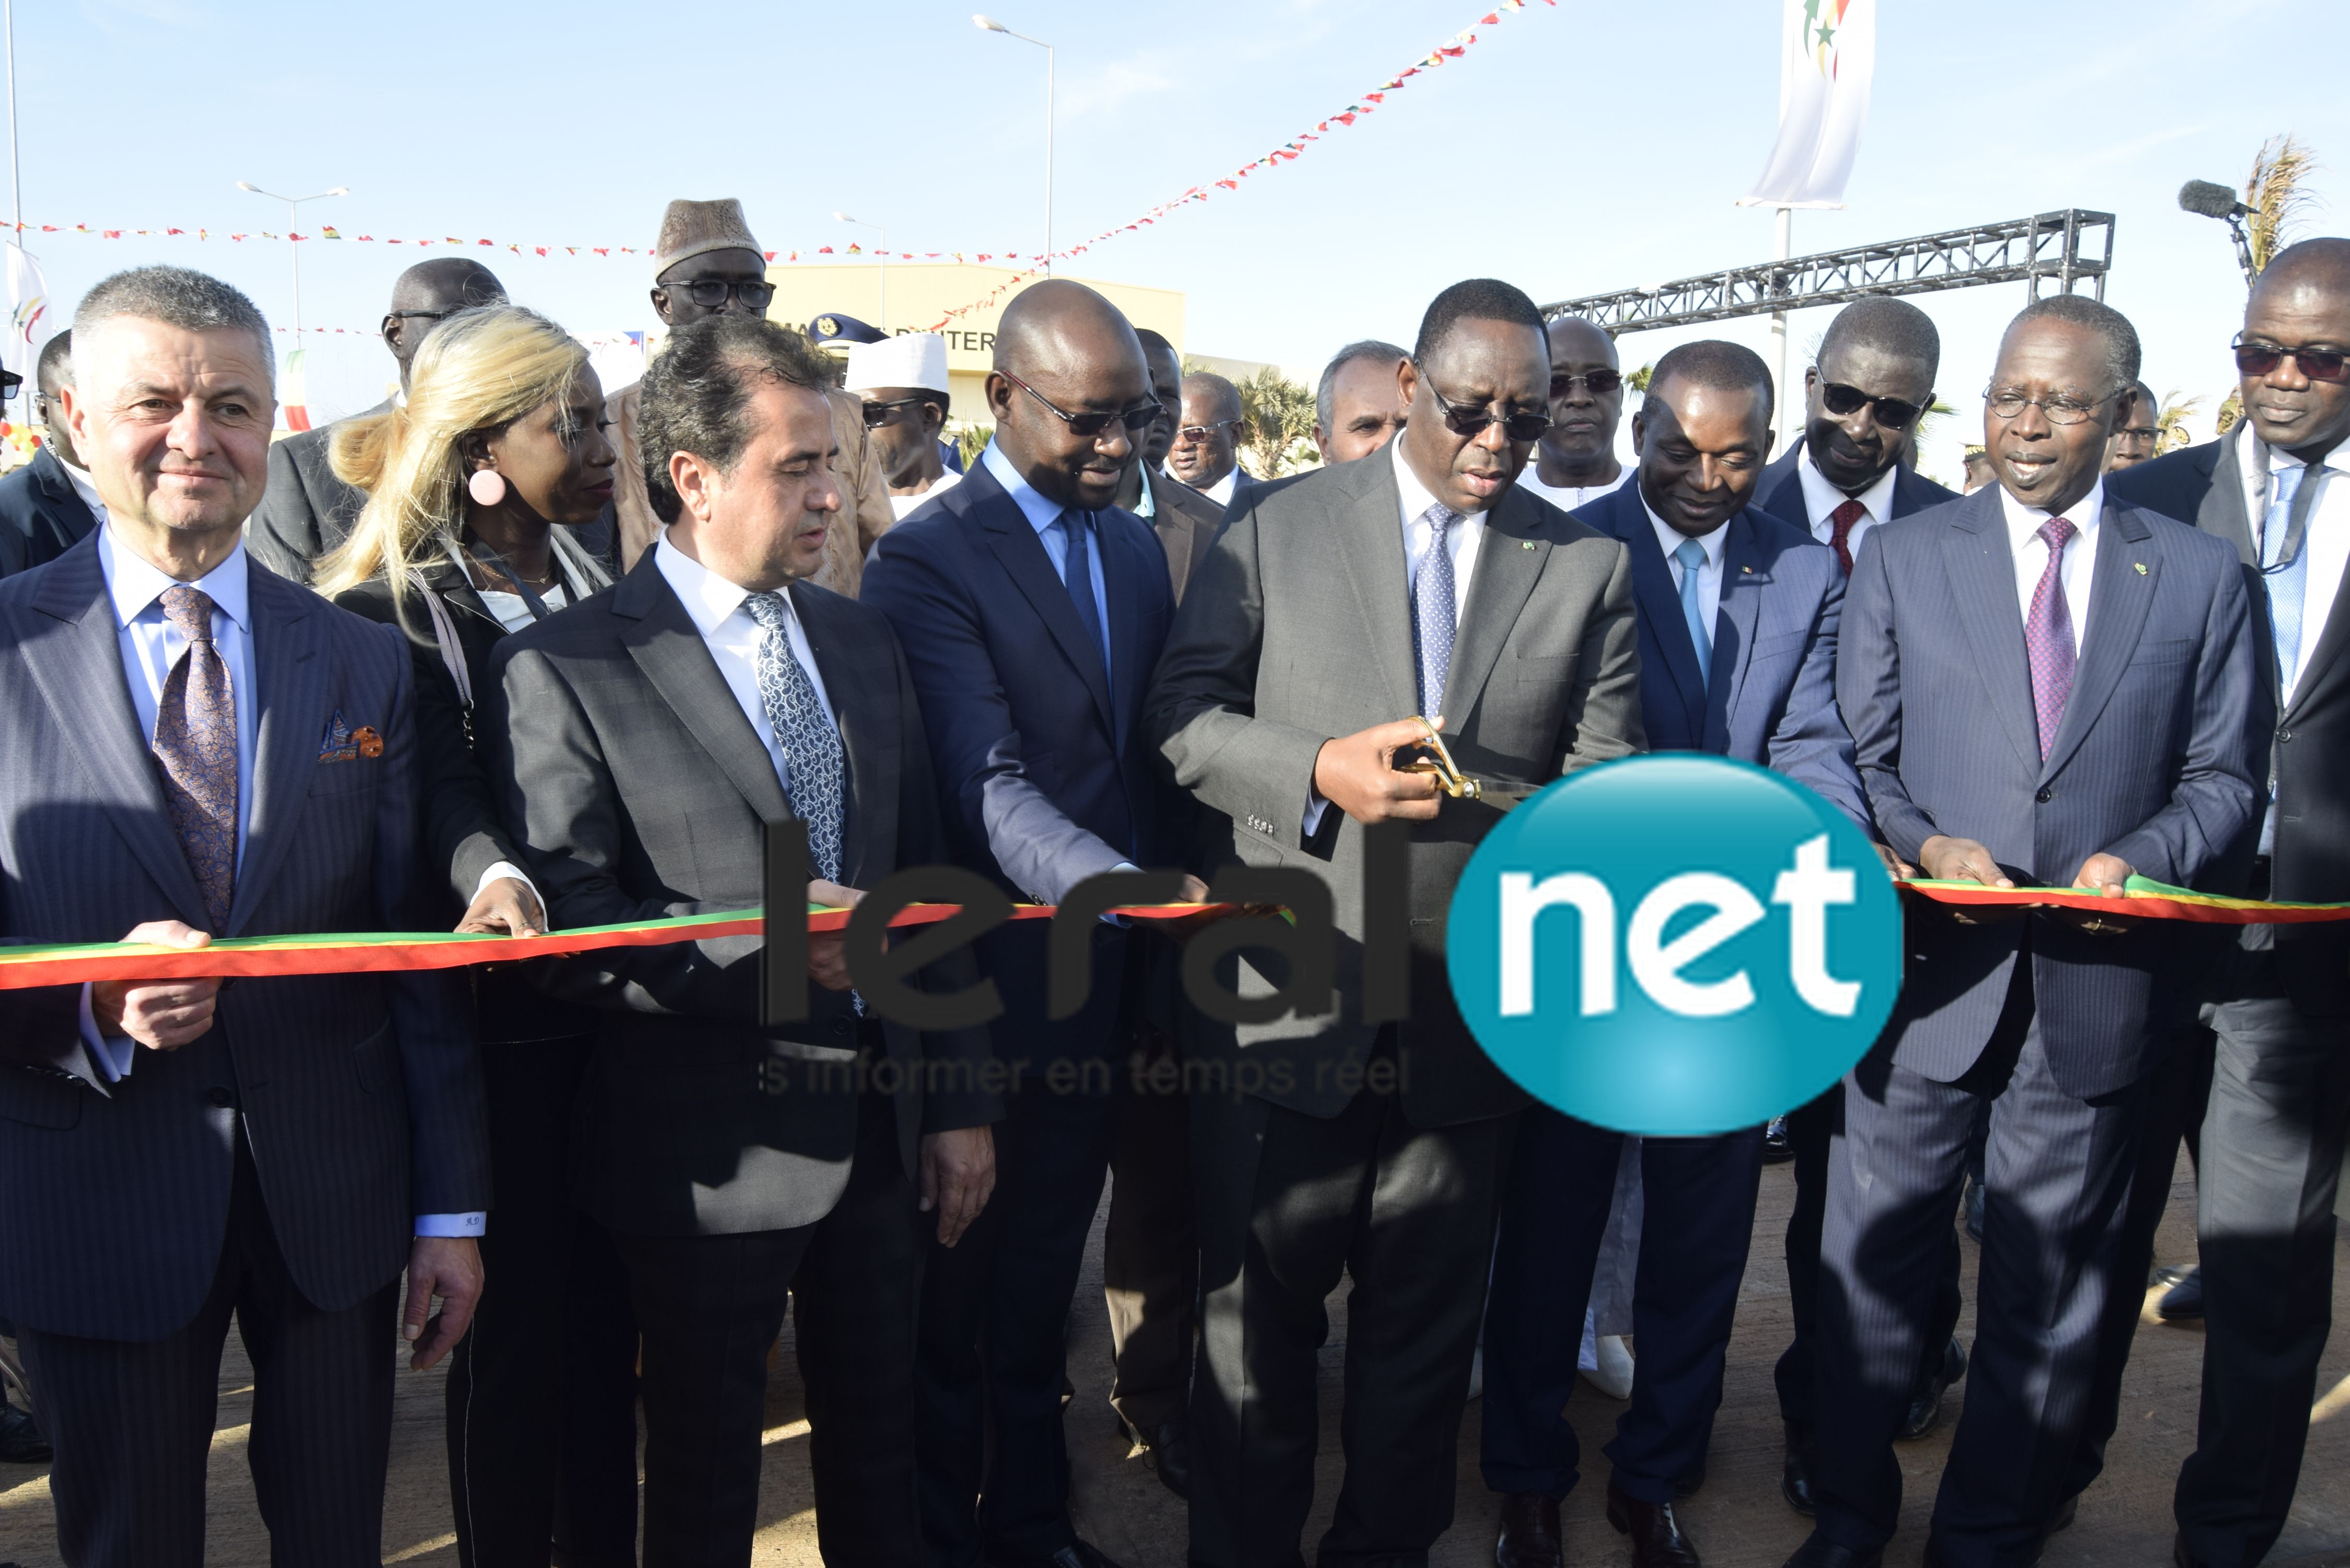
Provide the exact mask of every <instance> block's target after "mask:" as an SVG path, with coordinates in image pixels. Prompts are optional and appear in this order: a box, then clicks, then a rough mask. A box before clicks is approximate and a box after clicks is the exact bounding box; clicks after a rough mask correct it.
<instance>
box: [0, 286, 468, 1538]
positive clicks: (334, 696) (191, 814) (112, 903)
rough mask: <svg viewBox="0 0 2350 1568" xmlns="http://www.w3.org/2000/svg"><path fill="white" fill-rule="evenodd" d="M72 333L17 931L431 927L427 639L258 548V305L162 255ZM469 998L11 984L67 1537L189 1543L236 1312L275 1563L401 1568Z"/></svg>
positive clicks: (1, 897) (24, 603)
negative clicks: (315, 591) (420, 665)
mask: <svg viewBox="0 0 2350 1568" xmlns="http://www.w3.org/2000/svg"><path fill="white" fill-rule="evenodd" d="M74 348H75V361H76V376H75V383H74V385H73V386H72V387H70V388H68V389H67V391H66V394H65V402H66V413H67V418H68V421H70V423H71V425H72V428H73V441H74V446H75V448H76V450H77V451H78V452H81V453H82V454H83V455H84V456H86V457H87V458H88V460H89V464H90V472H91V474H92V475H93V477H94V478H95V479H96V481H97V483H98V487H99V492H100V493H101V495H102V496H103V497H104V499H105V503H106V509H107V522H106V524H105V525H104V526H103V527H102V528H100V529H99V532H98V533H96V534H94V535H90V536H89V537H88V538H85V539H84V540H82V541H81V542H80V543H79V544H77V545H74V546H73V547H72V548H71V549H69V550H68V551H67V552H66V553H65V554H64V555H63V556H59V557H57V559H56V560H55V561H52V562H50V563H49V564H48V565H47V566H41V567H38V568H36V569H35V570H33V571H31V572H27V573H26V574H25V575H24V576H19V577H13V578H11V579H9V580H8V582H7V583H5V585H0V734H5V735H6V736H7V738H8V746H7V751H6V755H5V762H0V888H5V892H0V940H6V941H13V942H55V941H79V942H87V941H102V940H115V939H119V938H121V937H122V936H123V935H124V933H125V932H128V933H129V935H130V940H146V941H162V942H169V943H171V944H172V945H175V946H181V947H201V946H203V944H204V943H205V942H206V941H208V940H210V938H211V937H213V936H222V937H249V936H268V935H276V934H301V933H308V932H316V931H355V930H414V929H418V928H419V927H420V926H421V925H423V924H424V923H425V920H424V918H423V916H422V914H421V907H422V900H421V898H419V897H418V895H421V893H422V892H423V888H421V886H420V883H419V878H418V877H417V870H418V854H417V846H416V828H417V821H416V815H417V814H416V797H415V794H414V793H413V788H412V784H411V778H412V774H413V771H414V767H415V759H414V742H413V730H412V727H411V711H412V709H411V700H412V689H411V684H410V681H411V676H410V670H411V665H410V661H409V656H408V649H406V647H405V646H404V645H403V644H402V643H401V641H400V638H399V637H398V635H397V634H396V633H394V632H392V631H390V629H388V628H380V627H376V626H372V625H370V624H369V623H368V622H366V621H363V620H361V619H360V618H358V617H357V616H353V615H350V614H348V613H347V612H345V611H343V610H339V609H337V608H335V607H333V606H331V605H329V604H327V603H326V602H325V601H323V600H321V599H318V598H317V597H314V596H312V595H311V594H309V593H307V592H305V591H303V590H301V589H299V588H296V587H293V586H292V585H290V584H288V583H287V582H286V581H285V580H284V579H283V578H281V577H278V576H275V575H274V574H272V573H270V572H268V571H266V570H265V569H262V568H261V567H258V566H255V565H254V564H253V563H252V562H251V561H250V560H249V559H248V558H247V556H246V555H245V552H244V547H243V545H241V543H240V542H239V528H240V526H241V524H243V523H244V518H245V514H247V513H248V512H250V511H251V510H252V508H253V505H254V503H255V501H257V500H258V499H259V498H260V494H261V487H262V477H263V473H264V472H265V455H266V453H267V451H268V445H269V426H270V419H271V414H272V411H273V409H274V407H275V398H274V395H273V389H272V366H271V353H270V340H269V327H268V326H267V324H266V323H265V322H264V321H263V319H262V317H261V314H260V312H258V311H257V310H255V308H254V306H253V303H252V301H250V300H248V299H246V298H245V297H244V295H242V294H239V293H238V292H237V291H236V290H234V289H233V288H231V287H229V286H227V285H226V284H224V283H221V282H219V281H217V280H215V279H213V278H210V277H206V276H204V275H202V274H200V273H193V272H187V271H184V270H182V269H180V268H176V267H148V268H141V269H140V270H137V271H133V272H127V273H120V274H117V275H115V276H113V277H110V278H109V279H107V280H106V281H105V282H103V283H100V284H99V286H97V287H96V288H94V289H92V290H91V291H90V292H89V294H88V296H85V297H84V298H83V300H82V302H81V307H80V310H79V312H78V315H77V317H76V318H75V322H74ZM463 997H464V992H463V981H462V980H460V979H458V978H457V977H454V976H451V975H445V974H421V975H419V974H411V975H315V976H289V977H284V978H255V979H247V980H244V981H238V982H237V983H236V985H235V987H234V990H231V989H229V988H228V987H227V986H226V985H225V984H224V982H222V981H218V980H182V981H170V982H166V983H157V984H137V983H123V982H104V983H99V984H96V985H90V986H78V987H51V988H45V989H39V990H32V991H10V992H0V1063H5V1064H0V1311H5V1314H6V1315H7V1316H8V1317H10V1318H12V1319H13V1320H15V1322H16V1325H17V1327H18V1329H19V1331H20V1332H21V1334H22V1345H23V1348H24V1352H25V1361H26V1370H27V1371H28V1373H29V1374H30V1379H31V1384H32V1390H33V1397H34V1402H35V1405H36V1408H37V1412H38V1414H39V1417H40V1420H41V1425H42V1428H43V1429H44V1430H45V1431H47V1433H48V1435H49V1437H50V1438H51V1439H52V1440H53V1441H54V1443H55V1444H56V1446H57V1468H56V1469H55V1470H54V1472H53V1473H52V1474H51V1477H50V1486H51V1489H52V1491H53V1493H54V1495H55V1498H56V1501H57V1536H58V1542H59V1545H60V1547H61V1549H62V1552H63V1555H64V1557H65V1559H66V1561H68V1563H76V1564H91V1565H98V1568H116V1565H120V1568H157V1565H162V1568H196V1565H197V1564H199V1563H202V1561H203V1555H204V1550H203V1546H204V1502H205V1484H204V1480H205V1469H206V1462H207V1460H208V1459H209V1458H210V1455H211V1450H212V1447H213V1406H214V1401H215V1397H216V1393H217V1389H218V1386H219V1371H220V1359H221V1346H222V1344H223V1342H224V1338H225V1336H226V1335H227V1333H228V1326H229V1319H230V1316H231V1314H234V1315H235V1317H236V1319H237V1321H238V1324H239V1327H240V1331H241V1333H242V1334H243V1337H244V1345H245V1348H246V1350H247V1352H248V1353H249V1354H250V1355H251V1356H252V1359H253V1366H254V1385H255V1387H254V1415H253V1432H252V1442H251V1459H252V1467H253V1476H254V1484H255V1490H256V1491H257V1492H258V1494H259V1497H260V1503H261V1512H262V1517H263V1518H264V1520H265V1521H266V1522H267V1524H268V1527H269V1534H270V1544H271V1551H272V1552H273V1554H274V1555H275V1556H276V1560H277V1561H279V1562H286V1563H320V1564H337V1565H356V1564H360V1563H369V1564H372V1563H376V1562H378V1561H379V1560H380V1548H381V1537H382V1521H383V1483H384V1471H385V1465H386V1461H387V1459H388V1456H389V1451H390V1441H391V1401H392V1363H391V1360H390V1357H389V1356H388V1355H387V1354H386V1352H387V1350H388V1349H389V1346H388V1345H386V1344H385V1340H386V1337H387V1335H388V1334H390V1328H391V1319H392V1313H393V1307H394V1303H395V1300H396V1293H397V1282H398V1281H399V1278H400V1270H401V1268H402V1266H403V1265H405V1266H406V1268H407V1270H408V1272H409V1281H410V1287H409V1305H408V1318H407V1331H408V1336H409V1338H410V1339H411V1340H412V1341H418V1342H419V1343H418V1344H417V1355H416V1364H417V1365H419V1366H430V1365H432V1363H433V1362H434V1361H436V1360H438V1359H439V1358H440V1356H441V1355H442V1353H443V1352H445V1351H446V1350H447V1349H448V1347H449V1346H450V1345H453V1344H455V1343H456V1341H457V1340H458V1339H460V1338H462V1337H463V1334H464V1332H465V1327H466V1324H467V1322H468V1321H469V1320H470V1318H471V1317H472V1315H473V1303H474V1302H475V1301H476V1300H477V1299H478V1298H479V1295H480V1293H481V1289H482V1271H481V1263H480V1260H479V1258H478V1256H477V1254H476V1250H475V1242H474V1241H473V1237H474V1236H476V1235H478V1234H479V1233H480V1231H481V1230H482V1225H483V1211H484V1210H487V1209H488V1207H489V1199H490V1192H489V1152H488V1148H487V1132H486V1128H485V1126H484V1110H483V1101H482V1084H481V1075H480V1068H479V1064H478V1063H477V1061H476V1059H475V1057H474V1054H473V1038H472V1027H471V1023H470V1020H469V1016H468V1013H469V1010H468V1009H467V1007H466V1006H465V1003H464V1000H463ZM433 1293H438V1294H440V1295H442V1298H443V1300H444V1308H443V1311H442V1314H441V1316H440V1317H439V1318H437V1319H436V1320H434V1321H433V1322H432V1324H429V1325H428V1324H426V1322H425V1317H424V1309H425V1306H426V1304H427V1300H426V1298H427V1297H428V1296H430V1295H431V1294H433Z"/></svg>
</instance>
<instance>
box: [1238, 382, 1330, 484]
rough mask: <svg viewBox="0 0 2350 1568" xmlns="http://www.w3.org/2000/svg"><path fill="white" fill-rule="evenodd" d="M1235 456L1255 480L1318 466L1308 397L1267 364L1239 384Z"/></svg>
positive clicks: (1311, 404)
mask: <svg viewBox="0 0 2350 1568" xmlns="http://www.w3.org/2000/svg"><path fill="white" fill-rule="evenodd" d="M1240 394H1241V439H1240V458H1241V462H1242V465H1243V467H1245V468H1246V469H1247V470H1248V471H1249V472H1251V473H1253V474H1254V475H1255V476H1256V477H1257V478H1259V479H1279V478H1280V477H1281V476H1282V475H1284V474H1285V473H1295V472H1297V471H1298V470H1299V469H1301V468H1310V467H1313V466H1315V464H1316V463H1318V462H1319V461H1320V459H1319V458H1318V457H1317V456H1316V454H1315V448H1314V394H1313V392H1312V391H1310V390H1308V389H1306V388H1304V387H1301V386H1299V385H1298V384H1297V383H1296V382H1295V381H1293V380H1291V379H1289V378H1288V377H1286V376H1284V375H1283V374H1282V373H1281V369H1280V368H1279V367H1278V366H1274V365H1267V366H1265V367H1263V369H1260V370H1258V371H1257V373H1256V374H1255V375H1253V376H1251V377H1250V378H1249V379H1247V380H1245V381H1243V382H1242V383H1241V384H1240Z"/></svg>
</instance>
